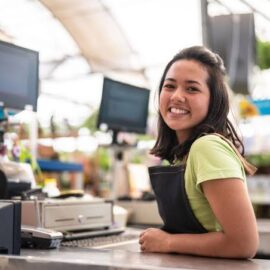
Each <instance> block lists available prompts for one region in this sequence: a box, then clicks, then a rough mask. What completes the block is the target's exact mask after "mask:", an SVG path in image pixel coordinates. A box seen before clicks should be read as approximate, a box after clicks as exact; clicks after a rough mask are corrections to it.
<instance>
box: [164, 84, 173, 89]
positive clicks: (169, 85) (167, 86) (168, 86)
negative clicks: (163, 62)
mask: <svg viewBox="0 0 270 270" xmlns="http://www.w3.org/2000/svg"><path fill="white" fill-rule="evenodd" d="M163 88H169V89H173V88H174V85H173V84H168V83H166V84H164V85H163Z"/></svg>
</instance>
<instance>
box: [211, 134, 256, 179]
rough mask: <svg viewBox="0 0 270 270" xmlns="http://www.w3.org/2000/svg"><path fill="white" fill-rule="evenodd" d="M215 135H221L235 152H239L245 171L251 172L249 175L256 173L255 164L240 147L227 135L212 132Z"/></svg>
mask: <svg viewBox="0 0 270 270" xmlns="http://www.w3.org/2000/svg"><path fill="white" fill-rule="evenodd" d="M211 134H213V135H216V136H219V137H220V138H221V139H223V140H224V141H226V142H227V143H228V144H229V145H230V146H231V147H232V149H233V150H234V152H235V153H236V154H237V156H238V157H239V159H240V161H241V162H242V164H243V167H244V168H245V171H246V172H247V173H248V174H249V175H254V174H255V172H256V171H257V168H256V167H255V166H253V165H252V164H251V163H249V162H248V161H247V160H246V159H245V158H244V157H243V156H242V155H241V154H240V153H239V151H238V149H237V148H236V147H235V145H234V144H233V143H232V142H231V141H230V140H228V139H227V138H226V137H224V136H223V135H221V134H219V133H211Z"/></svg>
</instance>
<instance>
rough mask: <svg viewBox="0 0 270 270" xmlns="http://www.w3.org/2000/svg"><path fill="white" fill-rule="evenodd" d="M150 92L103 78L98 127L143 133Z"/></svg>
mask: <svg viewBox="0 0 270 270" xmlns="http://www.w3.org/2000/svg"><path fill="white" fill-rule="evenodd" d="M149 93H150V91H149V90H148V89H145V88H140V87H137V86H133V85H130V84H126V83H122V82H118V81H114V80H111V79H108V78H104V82H103V92H102V99H101V105H100V109H99V116H98V123H97V125H98V127H100V125H101V124H106V125H107V128H108V129H111V130H114V131H126V132H135V133H145V132H146V126H147V116H148V101H149Z"/></svg>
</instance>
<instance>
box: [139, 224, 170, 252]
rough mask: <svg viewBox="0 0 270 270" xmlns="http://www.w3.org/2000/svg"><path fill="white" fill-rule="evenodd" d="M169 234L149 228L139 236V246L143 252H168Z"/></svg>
mask: <svg viewBox="0 0 270 270" xmlns="http://www.w3.org/2000/svg"><path fill="white" fill-rule="evenodd" d="M169 240H170V234H168V233H166V232H164V231H162V230H160V229H156V228H149V229H147V230H145V231H144V232H142V233H141V234H140V238H139V244H140V245H141V251H143V252H164V253H165V252H166V253H168V252H170V248H169Z"/></svg>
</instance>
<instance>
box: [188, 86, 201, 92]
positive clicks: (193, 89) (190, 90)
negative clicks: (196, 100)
mask: <svg viewBox="0 0 270 270" xmlns="http://www.w3.org/2000/svg"><path fill="white" fill-rule="evenodd" d="M187 91H188V92H198V91H199V90H198V89H197V88H196V87H188V88H187Z"/></svg>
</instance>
